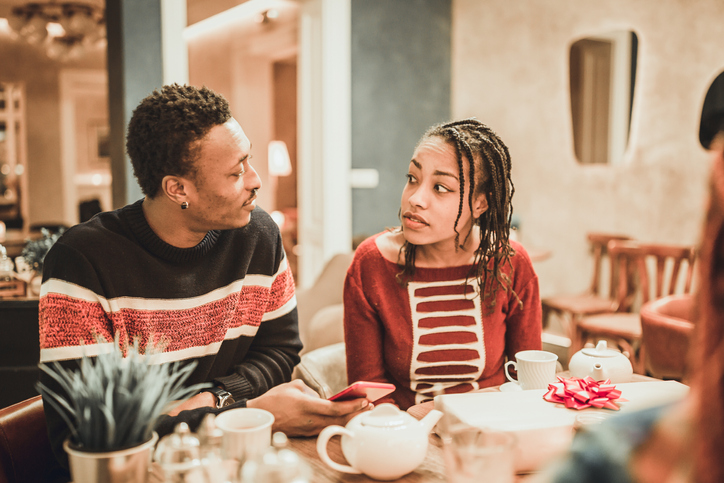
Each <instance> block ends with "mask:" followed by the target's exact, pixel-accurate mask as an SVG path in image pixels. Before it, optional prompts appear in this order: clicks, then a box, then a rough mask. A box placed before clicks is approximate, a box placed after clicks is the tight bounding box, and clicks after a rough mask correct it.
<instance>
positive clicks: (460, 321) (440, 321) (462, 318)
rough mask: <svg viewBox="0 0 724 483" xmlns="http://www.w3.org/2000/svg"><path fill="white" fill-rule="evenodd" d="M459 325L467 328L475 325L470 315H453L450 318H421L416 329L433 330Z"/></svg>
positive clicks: (473, 318)
mask: <svg viewBox="0 0 724 483" xmlns="http://www.w3.org/2000/svg"><path fill="white" fill-rule="evenodd" d="M455 325H459V326H462V327H468V326H471V325H475V317H471V316H470V315H453V316H451V317H423V318H422V319H420V323H419V324H418V327H420V328H421V329H434V328H436V327H451V326H455Z"/></svg>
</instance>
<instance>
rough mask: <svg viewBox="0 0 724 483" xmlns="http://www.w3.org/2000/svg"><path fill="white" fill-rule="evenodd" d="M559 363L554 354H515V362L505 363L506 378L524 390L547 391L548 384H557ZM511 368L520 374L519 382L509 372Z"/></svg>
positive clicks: (543, 352) (521, 352) (531, 352)
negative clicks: (557, 365) (557, 364)
mask: <svg viewBox="0 0 724 483" xmlns="http://www.w3.org/2000/svg"><path fill="white" fill-rule="evenodd" d="M557 361H558V356H557V355H555V354H554V353H552V352H547V351H535V350H530V351H520V352H517V353H516V354H515V361H508V362H506V363H505V377H507V378H508V380H509V381H511V382H514V383H516V384H518V385H520V388H521V389H523V390H527V389H547V388H548V384H550V383H551V382H555V379H556V362H557ZM510 366H513V367H515V370H516V371H517V372H518V380H517V381H516V380H515V379H513V377H512V376H511V375H510V373H509V372H508V368H509V367H510Z"/></svg>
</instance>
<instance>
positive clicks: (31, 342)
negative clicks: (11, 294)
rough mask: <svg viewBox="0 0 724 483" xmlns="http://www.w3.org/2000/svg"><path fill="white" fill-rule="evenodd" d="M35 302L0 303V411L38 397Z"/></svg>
mask: <svg viewBox="0 0 724 483" xmlns="http://www.w3.org/2000/svg"><path fill="white" fill-rule="evenodd" d="M39 360H40V343H39V338H38V300H37V299H0V407H5V406H9V405H11V404H15V403H17V402H20V401H23V400H24V399H27V398H30V397H33V396H37V395H38V392H37V391H36V390H35V383H36V382H37V380H38V374H39V369H38V361H39Z"/></svg>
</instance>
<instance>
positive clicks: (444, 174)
mask: <svg viewBox="0 0 724 483" xmlns="http://www.w3.org/2000/svg"><path fill="white" fill-rule="evenodd" d="M410 162H411V163H412V164H414V165H415V167H416V168H417V169H419V170H422V165H421V164H420V163H418V162H417V161H416V160H415V159H411V160H410ZM432 174H433V176H448V177H450V178H453V179H454V180H455V181H459V179H458V176H457V175H456V174H453V173H450V172H448V171H440V170H439V169H436V170H435V172H434V173H432Z"/></svg>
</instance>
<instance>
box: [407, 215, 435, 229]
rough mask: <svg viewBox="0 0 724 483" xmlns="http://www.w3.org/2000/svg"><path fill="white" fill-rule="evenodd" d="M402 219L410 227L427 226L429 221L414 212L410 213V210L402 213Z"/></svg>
mask: <svg viewBox="0 0 724 483" xmlns="http://www.w3.org/2000/svg"><path fill="white" fill-rule="evenodd" d="M402 218H403V220H404V221H405V222H406V223H405V224H406V225H408V226H409V227H410V228H419V227H422V226H428V225H429V223H428V222H427V220H426V219H425V218H424V217H422V216H420V215H417V214H415V213H412V212H411V211H406V212H405V213H404V214H403V215H402Z"/></svg>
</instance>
